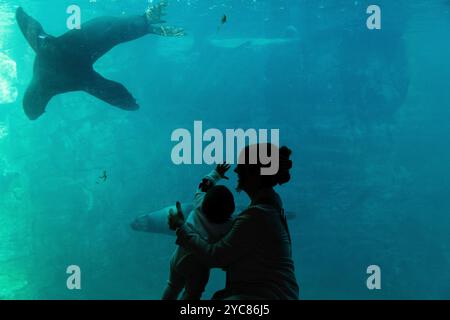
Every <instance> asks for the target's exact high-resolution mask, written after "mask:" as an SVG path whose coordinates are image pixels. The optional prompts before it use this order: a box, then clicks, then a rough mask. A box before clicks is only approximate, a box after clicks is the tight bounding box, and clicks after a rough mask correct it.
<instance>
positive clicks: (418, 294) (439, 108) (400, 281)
mask: <svg viewBox="0 0 450 320" xmlns="http://www.w3.org/2000/svg"><path fill="white" fill-rule="evenodd" d="M375 2H376V4H378V5H380V6H381V9H382V29H381V30H379V31H370V30H368V29H367V28H366V19H367V17H368V15H367V14H366V8H367V6H368V5H369V4H374V3H372V1H370V2H368V1H365V0H356V1H344V0H316V1H314V0H265V1H264V0H253V1H251V0H191V1H184V0H183V1H175V0H172V1H171V2H170V6H169V9H168V12H169V15H168V16H167V19H168V21H169V22H170V23H171V24H175V25H180V26H183V27H185V28H186V30H187V32H188V36H187V37H185V38H183V39H168V38H159V37H156V36H147V37H144V38H142V39H139V40H137V41H134V42H131V43H127V44H123V45H121V46H119V47H117V48H115V49H114V50H113V51H111V52H110V53H108V54H107V55H106V56H105V57H104V58H102V59H101V60H100V61H99V62H98V63H97V64H96V66H95V67H96V69H97V70H98V71H99V72H101V73H102V74H103V75H105V76H106V77H108V78H110V79H114V80H117V81H120V82H122V83H123V84H125V85H126V86H127V88H128V89H129V90H130V91H131V92H132V93H133V94H134V96H135V97H136V98H137V99H138V101H139V103H140V105H141V109H140V110H139V111H138V112H134V113H128V112H125V111H122V110H119V109H115V108H113V107H111V106H109V105H107V104H105V103H103V102H101V101H99V100H97V99H95V98H93V97H91V96H88V95H87V94H85V93H69V94H65V95H61V96H58V97H55V98H54V99H53V100H52V101H51V103H50V104H49V106H48V108H47V113H46V114H45V115H44V116H43V117H42V118H40V119H39V120H38V121H35V122H32V121H29V120H28V119H27V118H26V116H25V115H24V113H23V111H22V107H21V99H22V96H23V93H24V90H25V89H26V86H27V84H28V82H29V81H30V79H31V76H32V64H33V59H34V52H33V51H32V49H31V48H30V47H29V46H28V44H27V43H26V42H25V40H24V38H23V36H22V34H21V33H20V31H19V29H18V27H17V25H16V24H15V22H14V11H15V8H16V7H17V6H19V5H20V6H23V7H24V8H25V10H26V11H27V12H28V13H29V14H30V15H32V16H33V17H35V18H37V19H38V20H39V21H40V22H41V23H42V24H43V26H44V28H45V30H46V31H47V32H48V33H51V34H53V35H60V34H62V33H64V32H66V31H67V29H66V19H67V17H68V15H67V14H66V8H67V7H68V5H70V4H73V3H75V4H77V5H79V6H80V7H81V10H82V20H83V21H87V20H88V19H91V18H94V17H98V16H103V15H114V16H120V15H122V14H136V13H142V12H143V10H144V9H145V7H146V1H144V0H122V1H113V0H96V1H88V0H77V1H72V0H71V1H67V0H57V1H56V0H21V1H14V0H0V28H1V29H0V52H1V54H0V56H1V59H2V61H3V63H6V62H5V61H7V62H8V64H7V65H8V66H9V67H10V69H8V71H7V70H6V68H4V67H2V70H1V71H0V78H2V79H3V82H2V83H3V86H2V87H1V89H2V90H0V93H1V94H2V97H0V99H1V100H2V101H3V102H4V103H2V104H1V105H0V299H51V298H61V299H120V298H124V299H158V298H159V297H160V294H161V292H162V290H163V288H164V285H165V281H166V278H167V274H168V266H169V259H170V256H171V253H172V251H173V249H174V247H175V245H174V238H171V237H169V236H162V235H156V234H139V233H136V232H133V231H132V230H131V229H130V228H129V222H130V221H131V220H132V219H133V218H134V217H135V216H137V215H139V214H142V213H145V212H149V211H152V210H156V209H159V208H161V207H164V206H166V205H169V204H172V203H173V202H174V201H176V200H183V201H186V200H189V199H190V198H191V196H192V193H193V191H194V189H195V187H196V185H197V181H198V179H199V178H200V177H201V176H202V174H204V173H206V172H207V171H208V170H209V169H210V168H208V167H207V166H180V167H177V166H175V165H173V164H172V162H171V158H170V152H171V149H172V147H173V143H172V142H171V141H170V135H171V133H172V131H173V130H175V129H177V128H188V129H191V130H192V126H193V121H194V120H202V121H203V122H204V126H205V128H210V127H214V128H220V129H225V128H239V127H242V128H279V129H280V130H281V133H280V135H281V143H282V144H286V145H288V146H289V147H290V148H291V149H293V152H294V153H293V160H294V168H293V173H292V181H291V182H290V183H289V184H287V185H285V186H283V187H280V188H278V191H279V192H280V194H281V196H282V198H283V200H284V204H285V207H286V209H287V210H289V211H293V212H295V213H296V214H297V218H296V219H295V220H291V221H290V228H291V232H292V234H293V243H294V259H295V263H296V272H297V276H298V280H299V283H300V287H301V297H302V298H303V299H350V298H353V299H416V298H424V299H431V298H437V299H449V298H450V251H449V250H450V245H449V243H450V232H449V231H450V216H449V214H450V202H449V198H450V197H449V195H450V149H449V147H450V138H449V137H450V121H449V119H450V62H449V57H450V41H449V30H450V3H449V2H448V1H445V0H442V1H441V0H422V1H419V0H411V1H406V0H396V1H392V0H377V1H375ZM223 14H227V15H228V19H229V21H228V23H227V24H225V25H224V26H223V27H222V28H221V29H220V30H219V31H218V26H219V24H220V19H221V17H222V15H223ZM14 63H15V65H16V76H14V70H13V69H14V68H12V66H14ZM2 65H4V64H2ZM15 90H17V93H18V96H17V99H15ZM6 95H9V98H7V97H6ZM103 170H107V171H108V174H109V180H108V181H107V183H104V184H97V183H96V182H97V180H98V177H99V176H100V175H101V174H102V172H103ZM231 176H232V179H231V181H230V182H229V184H228V185H229V186H230V187H234V185H235V182H236V179H235V177H234V174H231ZM236 198H237V200H238V201H239V202H241V203H246V202H247V201H248V199H247V198H246V197H245V195H244V194H236ZM72 264H75V265H79V266H80V267H81V270H82V290H81V291H69V290H67V288H66V278H67V274H66V268H67V266H69V265H72ZM372 264H376V265H379V266H380V267H381V271H382V290H379V291H369V290H368V289H367V287H366V279H367V276H368V275H367V274H366V268H367V266H369V265H372ZM223 282H224V277H223V274H222V273H221V272H219V271H215V272H214V275H213V277H212V279H211V282H210V284H209V286H208V290H207V293H206V294H205V298H209V297H210V296H211V294H212V293H213V292H214V291H215V290H217V289H220V288H222V287H223V284H224V283H223Z"/></svg>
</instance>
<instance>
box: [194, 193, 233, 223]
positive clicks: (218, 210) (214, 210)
mask: <svg viewBox="0 0 450 320" xmlns="http://www.w3.org/2000/svg"><path fill="white" fill-rule="evenodd" d="M234 209H235V205H234V197H233V194H232V193H231V191H230V190H228V188H227V187H225V186H222V185H220V186H214V187H212V188H211V189H209V190H208V192H207V193H206V195H205V198H204V200H203V205H202V211H203V214H204V215H205V216H206V218H207V219H208V220H209V221H210V222H212V223H216V224H222V223H225V222H227V221H229V220H230V218H231V215H232V214H233V212H234Z"/></svg>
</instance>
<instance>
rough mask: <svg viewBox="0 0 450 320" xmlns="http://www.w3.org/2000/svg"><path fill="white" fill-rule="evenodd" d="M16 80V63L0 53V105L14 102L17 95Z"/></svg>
mask: <svg viewBox="0 0 450 320" xmlns="http://www.w3.org/2000/svg"><path fill="white" fill-rule="evenodd" d="M16 80H17V69H16V62H15V61H14V60H12V59H11V58H10V57H8V56H7V55H6V54H4V53H2V52H0V104H2V103H13V102H15V101H16V99H17V95H18V92H17V88H16V87H15V83H16Z"/></svg>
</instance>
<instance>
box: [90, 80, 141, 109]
mask: <svg viewBox="0 0 450 320" xmlns="http://www.w3.org/2000/svg"><path fill="white" fill-rule="evenodd" d="M84 91H86V92H87V93H89V94H91V95H93V96H94V97H97V98H99V99H100V100H103V101H105V102H107V103H109V104H111V105H113V106H115V107H119V108H121V109H124V110H129V111H133V110H137V109H139V105H138V104H137V103H136V99H134V98H133V96H132V95H131V93H130V92H128V90H127V89H126V88H125V87H124V86H123V85H122V84H120V83H118V82H114V81H111V80H108V79H105V78H103V77H102V76H101V75H100V74H98V73H97V72H94V73H93V75H92V77H91V79H90V81H88V83H87V85H86V87H85V88H84Z"/></svg>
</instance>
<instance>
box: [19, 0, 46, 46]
mask: <svg viewBox="0 0 450 320" xmlns="http://www.w3.org/2000/svg"><path fill="white" fill-rule="evenodd" d="M16 20H17V23H18V24H19V27H20V30H21V31H22V33H23V35H24V36H25V38H26V39H27V41H28V43H29V44H30V46H31V47H32V48H33V49H34V51H36V52H38V51H39V43H40V38H39V37H45V36H47V34H46V33H45V31H44V28H42V26H41V24H40V23H39V22H37V21H36V20H35V19H33V18H32V17H30V16H29V15H27V14H26V13H25V11H24V10H23V9H22V8H21V7H19V8H17V10H16Z"/></svg>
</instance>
